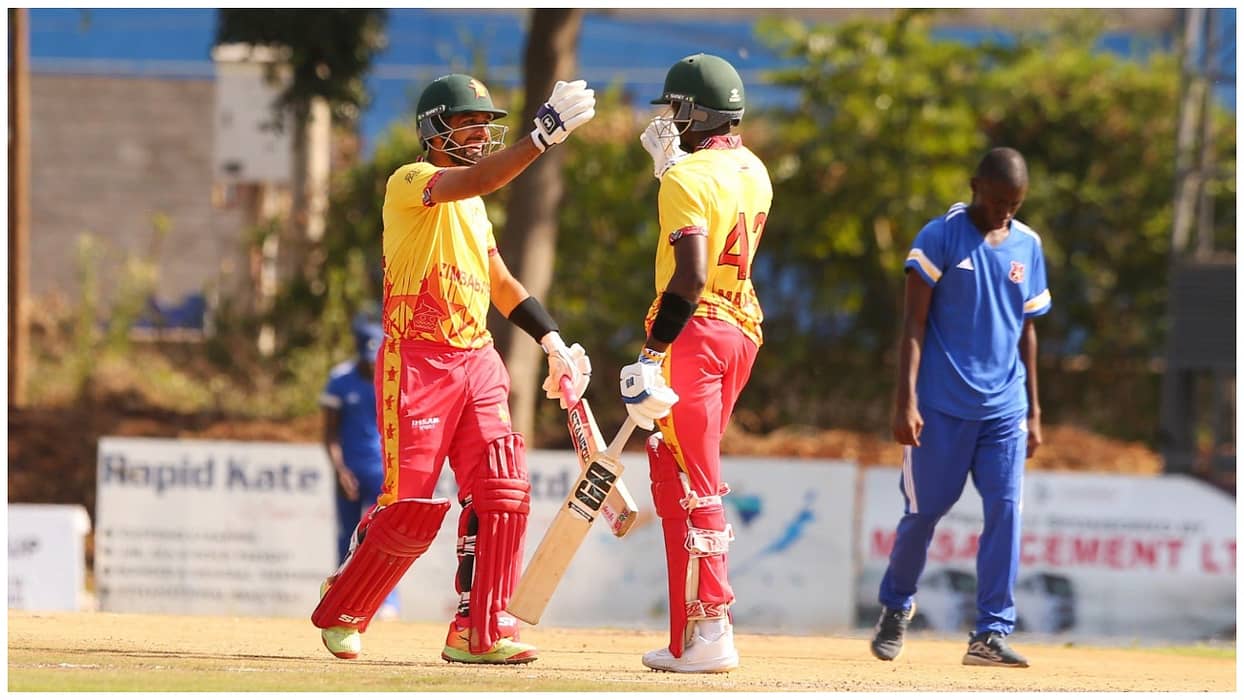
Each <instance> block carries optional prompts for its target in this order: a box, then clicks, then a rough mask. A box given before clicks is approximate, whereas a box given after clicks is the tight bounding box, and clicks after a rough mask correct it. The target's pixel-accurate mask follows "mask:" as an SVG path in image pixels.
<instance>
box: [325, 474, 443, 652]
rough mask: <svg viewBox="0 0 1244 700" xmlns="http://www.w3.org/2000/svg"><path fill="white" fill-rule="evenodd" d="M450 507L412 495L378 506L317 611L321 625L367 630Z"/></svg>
mask: <svg viewBox="0 0 1244 700" xmlns="http://www.w3.org/2000/svg"><path fill="white" fill-rule="evenodd" d="M448 511H449V501H448V500H447V499H444V498H435V499H428V498H407V499H403V500H400V501H395V502H394V503H393V504H392V505H390V506H387V507H385V508H380V509H377V510H376V512H375V515H374V516H373V517H372V520H371V523H369V524H368V526H367V529H366V531H365V532H364V533H363V535H362V537H361V540H360V542H359V545H358V547H356V548H355V549H354V552H352V553H351V554H350V558H349V559H348V560H347V561H346V564H345V566H344V567H342V569H341V573H339V574H338V575H337V580H336V581H334V582H333V584H332V587H330V588H329V589H328V592H327V593H326V594H325V595H324V597H323V598H321V599H320V604H319V605H317V606H316V608H315V612H313V613H311V622H313V623H314V624H315V626H316V627H319V628H321V629H325V628H328V627H354V628H355V629H357V630H358V631H360V632H365V631H367V625H368V623H369V622H371V618H372V616H373V615H375V614H376V610H377V609H378V608H379V607H380V604H381V602H382V601H383V600H384V599H385V597H386V596H388V595H389V592H390V591H392V590H393V587H394V586H396V585H397V582H398V581H399V580H400V579H401V578H402V575H403V574H405V573H406V570H407V569H409V568H410V565H411V563H413V562H414V561H415V560H416V559H418V558H419V557H420V556H421V555H422V554H423V553H424V552H426V551H428V545H430V544H432V540H434V539H436V533H437V532H438V531H440V529H441V523H442V522H443V521H444V520H445V513H447V512H448Z"/></svg>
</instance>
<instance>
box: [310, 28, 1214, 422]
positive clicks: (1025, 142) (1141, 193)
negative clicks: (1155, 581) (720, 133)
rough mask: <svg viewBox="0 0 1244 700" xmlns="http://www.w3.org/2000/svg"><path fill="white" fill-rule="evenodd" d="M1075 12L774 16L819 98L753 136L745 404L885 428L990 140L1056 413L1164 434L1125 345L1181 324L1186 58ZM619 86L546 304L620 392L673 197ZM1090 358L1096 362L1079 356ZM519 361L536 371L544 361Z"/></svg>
mask: <svg viewBox="0 0 1244 700" xmlns="http://www.w3.org/2000/svg"><path fill="white" fill-rule="evenodd" d="M1060 22H1062V24H1060V25H1057V26H1055V27H1050V28H1046V29H1044V30H1042V29H1039V28H1033V29H1031V30H1029V31H1027V32H1023V33H1020V34H1017V35H1015V36H1014V37H1012V38H1011V39H1010V40H1008V41H1006V42H1002V41H996V42H993V43H986V44H983V45H978V46H968V45H965V44H962V43H958V42H954V41H938V40H936V39H935V38H934V37H933V36H931V34H930V30H931V27H930V18H929V17H928V16H927V15H925V14H922V13H918V12H917V13H902V14H900V15H899V16H898V17H896V18H895V19H893V20H887V21H857V22H846V23H841V24H836V25H832V26H826V27H807V26H804V25H800V24H796V23H765V24H763V25H762V27H761V31H762V32H764V35H765V36H766V37H767V38H768V40H769V41H771V42H773V44H774V45H775V46H776V47H778V49H779V50H780V51H782V52H784V53H785V55H786V56H788V58H789V59H790V60H791V63H792V67H791V68H789V69H786V70H783V71H780V72H778V73H777V74H776V75H775V76H774V77H775V79H776V80H777V81H779V82H782V83H784V84H788V85H790V86H792V88H793V89H796V90H798V91H799V93H800V101H799V105H798V107H797V108H795V109H791V110H768V111H761V110H755V111H753V112H749V114H748V117H747V119H748V123H749V127H748V131H747V134H748V144H749V145H750V146H751V147H752V148H753V149H754V150H756V151H757V153H758V154H759V155H760V156H761V157H762V158H763V159H764V160H765V162H766V163H768V164H769V165H770V169H771V173H772V176H773V180H774V190H775V195H774V206H773V212H772V215H771V216H770V219H769V221H768V223H767V225H766V233H765V237H764V242H763V244H762V245H761V248H760V253H759V255H758V256H757V262H756V266H755V270H754V272H755V275H756V280H757V292H758V294H759V296H760V299H761V302H762V303H763V304H764V307H765V311H766V315H767V318H766V321H765V340H766V342H765V348H764V351H763V352H761V354H760V356H759V359H758V361H757V365H756V367H755V369H754V371H753V378H752V381H751V382H750V383H749V385H748V390H747V391H746V392H745V393H744V395H743V397H742V399H741V404H740V407H739V410H738V411H737V412H736V418H737V421H738V422H739V423H740V424H742V425H744V426H745V427H747V428H748V429H751V430H760V431H768V430H772V429H775V428H778V427H781V426H784V425H791V424H804V425H814V426H819V427H846V428H855V429H864V430H871V431H880V432H884V430H885V426H887V425H888V418H887V414H888V411H889V393H890V391H891V390H892V387H893V362H894V360H893V357H892V348H893V344H894V333H895V331H896V330H897V325H898V318H899V313H900V309H899V303H900V299H899V296H898V295H899V293H900V290H901V288H902V286H901V285H902V274H901V269H902V261H903V259H904V257H905V255H906V252H907V249H908V247H909V246H910V243H911V241H912V239H913V238H914V236H915V234H916V232H917V231H919V229H920V228H921V227H922V226H923V225H924V224H925V223H926V222H927V221H928V220H929V219H931V218H933V217H934V216H937V215H939V214H941V213H942V212H944V211H945V209H946V207H948V206H949V205H950V204H951V203H953V202H954V201H957V200H964V199H967V198H968V197H970V191H969V189H968V179H969V177H970V174H971V171H972V169H973V168H974V167H975V165H976V161H977V159H979V157H980V155H981V154H982V152H983V151H984V150H985V149H986V148H988V147H990V146H992V145H995V144H1006V145H1010V146H1014V147H1016V148H1019V149H1020V150H1021V151H1022V152H1023V153H1024V154H1025V156H1026V157H1027V159H1028V164H1029V168H1030V170H1031V173H1032V187H1031V190H1030V193H1029V196H1028V199H1027V201H1026V203H1025V205H1024V208H1023V209H1022V210H1021V212H1020V218H1021V219H1023V220H1025V221H1027V222H1029V223H1030V224H1032V225H1033V226H1034V227H1035V228H1036V229H1037V230H1038V231H1039V232H1041V233H1042V234H1043V237H1044V241H1045V246H1046V256H1047V262H1048V264H1049V266H1050V279H1051V281H1052V284H1053V289H1052V292H1053V294H1054V298H1055V308H1054V311H1053V312H1052V313H1051V314H1050V316H1048V317H1045V318H1043V319H1042V321H1041V323H1042V331H1041V333H1042V351H1043V361H1044V362H1045V363H1046V368H1044V369H1043V373H1042V383H1043V390H1042V393H1043V396H1044V397H1045V398H1046V402H1045V403H1046V404H1047V406H1046V410H1047V415H1048V417H1049V418H1050V420H1051V421H1052V422H1058V421H1072V420H1074V421H1077V422H1079V423H1081V424H1083V425H1086V426H1088V427H1092V428H1095V429H1097V430H1102V431H1104V432H1107V433H1110V434H1113V435H1116V436H1121V437H1126V438H1129V439H1144V440H1152V439H1153V438H1154V436H1155V432H1156V416H1157V403H1156V401H1157V381H1156V379H1157V377H1156V375H1155V374H1153V372H1152V371H1151V370H1149V369H1147V368H1145V367H1135V366H1133V367H1131V368H1129V367H1128V362H1126V361H1124V360H1126V359H1127V358H1134V359H1135V361H1134V362H1132V363H1131V364H1132V365H1140V364H1143V361H1147V360H1148V359H1149V358H1154V357H1159V356H1160V355H1161V352H1162V348H1163V343H1164V341H1165V338H1164V334H1165V329H1164V323H1165V320H1164V314H1163V313H1162V312H1163V309H1164V306H1165V303H1166V275H1167V254H1168V251H1169V235H1168V234H1169V231H1170V217H1171V183H1172V181H1173V172H1172V167H1173V165H1172V163H1171V158H1172V153H1173V144H1174V119H1175V116H1174V115H1175V111H1176V109H1175V107H1176V104H1177V102H1176V94H1177V90H1176V86H1177V79H1178V75H1177V71H1176V66H1175V62H1174V59H1173V58H1172V56H1171V55H1170V54H1169V53H1168V52H1165V51H1160V50H1154V51H1153V52H1152V53H1151V54H1150V55H1149V57H1148V58H1147V59H1145V60H1143V61H1137V60H1135V59H1131V58H1124V57H1119V56H1115V55H1112V54H1109V53H1104V52H1101V51H1098V50H1096V49H1095V48H1094V47H1095V44H1096V37H1097V36H1098V35H1099V32H1100V27H1099V26H1098V25H1096V24H1095V23H1094V22H1093V21H1092V17H1091V15H1090V16H1085V15H1078V14H1077V15H1071V16H1069V17H1065V18H1062V19H1060ZM603 87H604V86H598V90H600V92H599V93H598V95H599V98H600V99H599V104H598V108H597V111H598V116H597V118H596V119H594V120H593V121H592V122H590V123H588V124H587V125H585V126H584V127H583V129H582V130H580V131H579V132H578V133H579V134H581V135H582V138H576V139H575V140H573V142H568V143H567V144H565V145H564V146H563V147H561V148H563V149H564V151H563V154H562V156H561V157H562V158H563V159H564V162H563V163H562V165H561V167H562V173H563V175H564V176H566V177H572V178H573V179H572V182H573V183H574V184H573V186H572V187H570V188H569V189H567V190H566V191H565V194H564V196H563V197H562V198H561V201H560V204H559V206H558V207H557V209H556V212H557V225H556V226H555V227H554V230H556V229H560V230H563V231H566V232H567V235H563V236H559V237H558V238H557V240H556V247H555V255H556V269H557V270H558V275H557V279H556V283H555V284H554V285H553V287H552V290H551V293H549V294H548V299H547V300H546V304H547V305H548V306H549V308H550V310H551V311H552V312H553V314H554V315H555V317H556V318H557V319H558V320H559V322H560V323H561V324H562V325H563V327H564V329H565V335H567V336H568V337H569V336H573V337H576V338H581V339H583V340H582V342H583V343H584V345H585V347H587V348H588V350H589V352H590V353H591V355H592V359H593V364H594V366H595V369H594V374H595V375H596V378H597V383H595V384H594V385H593V386H597V387H605V388H606V389H608V388H609V386H610V384H609V382H610V379H609V378H610V377H613V376H616V374H617V369H618V368H619V367H620V366H621V365H622V364H625V362H626V361H627V358H629V357H631V356H633V355H634V352H635V351H636V349H637V346H638V344H640V343H642V342H643V329H642V328H641V327H640V326H639V325H638V323H637V321H636V319H635V318H634V316H633V314H634V309H636V308H644V307H645V306H646V305H647V304H648V303H649V302H650V301H651V300H652V296H653V293H654V287H653V279H652V277H653V268H652V251H653V249H654V248H655V246H656V240H657V226H656V212H655V209H654V208H651V207H648V206H635V202H651V201H653V192H654V191H655V188H656V186H657V182H656V180H654V179H653V178H652V175H651V168H650V167H649V164H648V162H647V161H646V159H647V155H646V154H645V153H644V151H643V149H642V148H641V147H640V145H639V143H638V132H639V128H640V127H641V126H642V124H641V118H639V117H637V116H636V112H634V111H633V108H632V107H631V106H630V105H628V104H627V102H626V100H625V99H624V98H623V96H622V95H621V94H620V93H619V91H617V90H601V88H603ZM536 94H539V91H537V92H536ZM640 97H643V96H640ZM534 99H540V98H534ZM508 119H514V120H516V123H529V122H526V121H524V122H517V120H518V119H520V117H519V116H518V115H517V114H512V115H511V116H510V117H509V118H508ZM1218 124H1219V125H1220V127H1219V133H1218V135H1217V136H1216V137H1215V145H1216V147H1217V148H1219V156H1218V163H1220V164H1222V168H1223V170H1224V172H1225V173H1227V176H1226V177H1224V178H1223V179H1222V180H1221V181H1218V182H1216V183H1214V192H1215V196H1216V197H1217V198H1218V206H1217V209H1218V211H1220V212H1228V213H1227V214H1224V215H1223V216H1222V217H1221V218H1220V221H1219V222H1218V226H1217V235H1218V239H1219V245H1220V247H1221V248H1223V249H1228V250H1234V238H1235V233H1234V228H1235V219H1234V213H1233V212H1234V206H1233V205H1234V201H1235V186H1234V178H1233V174H1234V163H1235V159H1234V149H1235V136H1234V126H1235V125H1234V117H1233V116H1232V115H1229V114H1227V113H1225V112H1221V113H1220V114H1219V115H1218ZM516 131H522V129H519V128H516ZM417 151H418V140H417V138H416V136H415V133H414V126H413V123H406V122H404V123H402V124H400V125H397V126H395V127H393V128H392V129H391V130H390V131H389V132H388V133H387V135H386V137H385V138H384V139H383V140H382V142H381V143H380V144H379V145H378V147H377V149H376V155H375V157H374V158H373V160H372V161H370V162H368V163H363V164H360V165H359V166H357V167H356V168H354V169H352V170H351V171H350V172H349V173H347V174H346V175H345V176H344V177H343V178H341V179H340V180H339V181H338V182H339V188H338V189H337V190H336V191H335V193H334V197H333V204H332V207H331V212H330V217H331V218H330V221H331V226H330V230H331V232H332V233H331V235H330V239H329V241H328V246H329V248H328V250H329V252H330V254H329V258H328V261H327V263H326V264H327V265H329V266H332V265H344V264H345V263H344V262H343V261H345V260H347V259H348V256H349V254H350V251H351V250H357V249H360V248H361V249H363V250H366V251H367V253H368V255H372V254H373V251H377V250H378V247H379V237H380V229H381V225H380V206H381V200H382V198H383V193H384V183H385V180H386V179H387V178H388V176H389V174H390V173H392V171H393V170H394V169H395V168H396V167H397V166H398V165H400V164H401V163H404V162H408V161H409V160H410V159H411V158H412V157H413V154H414V153H416V152H417ZM498 194H499V195H500V196H496V195H494V196H491V197H489V198H488V200H487V206H488V207H489V208H490V211H491V212H492V214H493V215H494V216H496V215H497V209H498V208H500V207H503V206H505V204H506V203H507V202H511V201H512V199H509V198H512V197H515V196H516V190H513V189H511V190H510V191H509V192H508V193H498ZM511 216H512V214H511ZM496 220H498V221H501V220H502V218H501V217H498V218H497V219H496ZM510 224H513V221H510ZM526 228H527V227H524V229H526ZM518 231H519V229H518V228H513V227H511V226H509V225H507V226H506V228H505V236H504V239H503V244H504V245H517V239H515V238H514V236H515V235H516V234H517V232H518ZM570 232H573V235H570ZM539 264H542V265H550V261H548V260H545V261H542V262H540V263H539ZM374 267H375V266H374V264H373V263H371V262H369V263H368V266H367V269H368V270H369V271H370V270H372V269H373V268H374ZM504 325H506V324H497V325H496V326H494V330H495V329H496V328H497V327H498V326H504ZM520 339H521V338H520ZM527 344H528V345H530V342H528V343H527ZM1085 364H1088V365H1089V366H1090V368H1091V369H1090V370H1089V371H1073V369H1074V367H1076V366H1083V365H1085ZM511 372H512V373H514V374H515V375H516V376H517V375H518V374H519V373H520V372H525V373H527V374H531V375H532V377H533V380H534V378H535V377H536V376H537V375H538V370H537V368H536V367H535V366H532V367H529V368H527V369H520V368H518V367H512V368H511ZM596 390H597V391H600V390H602V389H596ZM589 391H592V390H589ZM610 391H611V390H610ZM606 395H611V394H606ZM532 401H534V398H533V399H532ZM544 403H546V404H547V403H548V402H544ZM513 408H514V409H515V410H517V406H515V407H513ZM539 410H540V413H539V416H540V421H539V423H538V425H540V426H548V427H551V426H552V425H553V421H558V422H560V419H561V416H560V412H559V411H557V410H556V407H555V406H553V405H551V404H550V405H547V406H543V407H541V408H540V409H539ZM596 411H597V413H598V417H599V418H600V420H601V422H602V424H607V423H615V422H616V421H617V420H620V419H621V418H620V416H621V406H620V404H618V403H617V402H616V401H599V402H597V406H596ZM540 433H541V431H535V433H533V442H534V435H537V434H540ZM560 433H561V431H560V430H557V431H554V430H550V431H549V432H548V433H547V434H560Z"/></svg>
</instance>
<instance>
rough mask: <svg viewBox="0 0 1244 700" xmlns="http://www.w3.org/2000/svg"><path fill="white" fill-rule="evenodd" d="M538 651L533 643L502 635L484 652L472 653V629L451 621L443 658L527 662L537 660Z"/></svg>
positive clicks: (487, 662) (489, 661)
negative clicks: (460, 627)
mask: <svg viewBox="0 0 1244 700" xmlns="http://www.w3.org/2000/svg"><path fill="white" fill-rule="evenodd" d="M537 656H538V652H537V651H536V647H535V646H534V645H532V644H524V643H523V642H519V641H516V640H514V639H511V638H509V637H502V638H501V639H499V640H497V643H496V644H494V645H492V648H491V649H489V650H488V651H486V652H484V653H483V654H472V653H471V631H470V630H469V629H459V628H458V626H457V625H455V624H454V623H452V622H451V623H449V636H448V637H446V638H445V648H444V650H442V651H441V658H442V659H444V660H446V661H449V662H451V663H460V664H527V663H531V662H532V661H535V660H536V657H537Z"/></svg>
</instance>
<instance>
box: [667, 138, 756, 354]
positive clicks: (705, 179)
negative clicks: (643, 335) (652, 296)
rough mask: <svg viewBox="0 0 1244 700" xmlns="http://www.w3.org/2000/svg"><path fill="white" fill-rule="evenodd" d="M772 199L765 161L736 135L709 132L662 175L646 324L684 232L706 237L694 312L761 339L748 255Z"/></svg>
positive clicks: (752, 254)
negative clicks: (653, 293) (652, 286)
mask: <svg viewBox="0 0 1244 700" xmlns="http://www.w3.org/2000/svg"><path fill="white" fill-rule="evenodd" d="M772 202H773V185H772V183H770V181H769V171H768V170H767V169H766V168H765V165H764V163H762V162H760V159H759V158H757V157H756V155H755V154H754V153H752V152H751V151H750V150H749V149H747V148H746V147H745V146H743V143H742V139H740V138H739V137H738V136H715V137H712V138H710V139H708V143H707V145H706V146H705V147H702V148H701V149H700V150H697V151H695V152H694V153H692V154H690V155H688V156H686V157H684V158H683V159H682V160H680V161H678V162H677V163H676V164H675V165H674V166H673V167H671V168H670V169H669V170H667V171H666V172H665V175H664V176H662V178H661V189H660V194H659V195H658V198H657V207H658V212H659V216H660V223H661V233H660V241H659V243H658V245H657V259H656V283H657V284H656V287H657V297H656V300H654V301H653V303H652V306H651V307H650V308H649V310H648V317H647V319H646V320H645V324H644V325H645V327H646V328H649V329H651V327H652V321H653V319H654V318H656V313H657V309H658V306H659V304H660V299H661V294H662V293H663V292H664V291H665V288H666V286H667V285H668V284H669V281H670V278H671V277H673V275H674V242H675V241H677V240H678V239H679V238H681V237H683V236H687V235H703V236H706V237H707V239H708V278H707V281H706V284H705V286H704V293H703V295H702V296H701V297H700V303H699V304H698V305H697V306H696V309H695V315H696V316H703V317H706V318H710V319H718V320H722V321H725V322H727V323H730V324H732V325H734V326H737V327H738V328H739V329H740V330H742V331H743V333H744V334H746V335H747V336H748V337H749V338H751V339H752V340H754V341H756V344H757V345H760V344H761V342H762V334H761V331H760V323H761V321H763V320H764V313H763V312H762V311H761V309H760V301H759V300H758V299H757V298H756V290H755V288H753V287H752V279H751V268H752V260H753V258H754V257H755V255H756V248H757V246H758V244H759V243H760V237H761V234H763V233H764V227H765V219H766V218H767V217H768V216H769V206H770V204H771V203H772Z"/></svg>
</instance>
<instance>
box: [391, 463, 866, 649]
mask: <svg viewBox="0 0 1244 700" xmlns="http://www.w3.org/2000/svg"><path fill="white" fill-rule="evenodd" d="M623 463H624V464H625V465H626V467H627V470H626V471H625V472H624V473H623V476H622V478H623V481H625V482H626V485H627V487H628V488H629V489H630V491H631V494H632V495H633V496H634V498H635V500H636V502H637V503H638V504H639V506H640V509H641V511H642V515H641V518H640V520H639V521H638V522H637V523H636V525H635V526H634V528H633V529H632V530H631V532H630V534H628V535H627V537H625V538H624V539H621V540H619V539H617V538H615V537H613V535H612V534H610V533H609V531H608V528H607V527H605V526H604V525H603V524H602V523H596V524H594V525H593V527H592V530H591V532H590V534H589V535H588V538H587V540H585V541H584V543H583V545H582V546H581V547H580V549H579V551H578V553H577V554H576V555H575V559H574V561H573V562H572V564H571V566H570V569H569V571H568V572H567V574H566V577H565V578H564V579H562V581H561V584H560V585H559V586H558V589H557V592H556V593H555V594H554V595H553V599H552V601H551V602H550V603H549V607H548V610H547V611H546V613H545V615H544V617H543V618H542V620H541V624H542V625H548V626H561V627H592V626H608V627H620V628H643V629H661V628H664V627H665V626H666V625H667V620H668V614H669V613H668V609H667V607H666V606H667V604H668V600H667V593H666V587H667V583H666V574H665V549H664V544H663V536H662V534H661V524H660V521H659V520H658V519H657V518H656V517H655V516H654V514H653V512H652V497H651V495H650V482H649V480H648V462H647V457H646V456H645V454H644V453H643V452H639V451H635V452H627V453H626V454H624V455H623ZM527 468H528V471H529V472H530V474H531V481H532V508H531V515H530V519H529V521H528V530H527V544H526V555H527V557H528V558H530V557H531V555H532V554H533V553H534V552H535V549H536V547H537V545H539V543H540V538H541V537H542V536H543V534H544V531H545V530H546V529H547V528H548V526H549V524H550V523H551V522H552V520H553V516H554V515H555V514H556V512H557V509H558V508H559V507H560V506H561V503H562V499H564V498H565V496H566V493H567V492H568V491H569V490H570V486H571V480H572V479H573V478H576V477H577V476H578V473H579V466H578V462H577V461H576V460H575V456H574V454H573V453H571V452H557V451H544V450H532V451H530V452H528V455H527ZM723 472H724V476H725V480H726V481H727V482H728V483H729V484H730V486H731V489H732V492H731V493H730V494H729V495H727V496H726V497H725V499H724V501H725V504H726V517H727V520H728V522H730V523H731V524H732V525H733V527H734V532H735V538H736V539H735V541H734V542H732V543H731V545H730V554H729V557H730V583H731V586H732V587H733V588H734V593H735V597H736V599H737V602H736V604H735V606H734V607H733V608H732V613H733V615H734V619H735V622H736V623H737V624H738V625H739V627H740V629H746V630H748V631H753V632H779V631H781V632H792V633H811V632H825V631H829V630H836V629H845V628H848V627H850V625H851V624H852V613H853V609H852V604H851V600H852V599H851V588H852V585H853V582H852V575H851V565H850V562H851V542H852V541H853V534H852V531H853V528H852V512H853V510H852V503H853V502H854V498H855V474H856V468H855V466H854V465H852V464H849V463H845V462H826V461H818V460H797V459H751V458H730V457H727V458H725V459H723ZM437 495H438V496H446V497H449V498H450V499H451V500H455V503H456V499H455V487H454V485H453V480H452V476H450V474H449V470H448V468H447V469H446V470H445V472H444V473H443V474H442V476H441V482H440V484H439V485H438V491H437ZM458 513H459V509H458V508H457V507H456V506H455V507H454V508H453V509H452V510H451V511H450V513H449V515H448V516H447V517H446V525H445V527H444V528H442V530H441V533H440V536H439V537H438V538H437V540H436V541H435V542H434V543H433V544H432V547H431V549H429V551H428V553H427V554H425V555H424V556H423V558H421V559H420V560H419V561H417V562H415V564H414V565H413V566H412V568H411V570H410V572H409V573H407V575H406V577H405V578H404V579H403V581H402V583H401V584H400V585H399V591H400V595H401V597H402V600H401V608H402V617H403V618H405V619H418V620H438V619H441V620H445V621H446V622H448V620H449V618H450V616H451V615H452V614H453V610H454V608H455V606H456V604H457V598H456V596H455V595H454V594H453V580H454V573H455V571H456V567H457V561H456V557H455V554H454V540H455V535H456V526H457V516H458Z"/></svg>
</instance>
